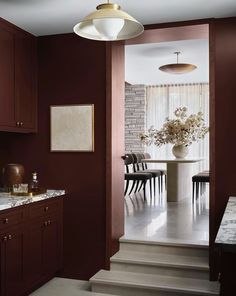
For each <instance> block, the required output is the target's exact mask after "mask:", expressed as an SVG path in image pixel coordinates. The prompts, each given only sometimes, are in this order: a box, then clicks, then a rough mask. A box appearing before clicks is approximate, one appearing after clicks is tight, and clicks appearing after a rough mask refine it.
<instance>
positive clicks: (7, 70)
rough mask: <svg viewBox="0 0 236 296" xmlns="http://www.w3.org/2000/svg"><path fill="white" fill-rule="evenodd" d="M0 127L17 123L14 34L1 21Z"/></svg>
mask: <svg viewBox="0 0 236 296" xmlns="http://www.w3.org/2000/svg"><path fill="white" fill-rule="evenodd" d="M0 65H1V67H0V129H3V130H7V129H8V128H11V127H13V126H14V124H15V114H14V113H15V112H14V100H15V98H14V35H13V33H12V32H11V31H9V30H7V29H5V28H1V23H0Z"/></svg>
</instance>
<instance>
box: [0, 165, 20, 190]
mask: <svg viewBox="0 0 236 296" xmlns="http://www.w3.org/2000/svg"><path fill="white" fill-rule="evenodd" d="M24 172H25V170H24V167H23V165H21V164H18V163H9V164H7V165H6V166H5V167H4V168H3V171H2V173H3V185H4V188H5V190H6V191H12V187H13V185H15V184H21V183H22V182H23V176H24Z"/></svg>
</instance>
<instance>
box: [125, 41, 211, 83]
mask: <svg viewBox="0 0 236 296" xmlns="http://www.w3.org/2000/svg"><path fill="white" fill-rule="evenodd" d="M208 48H209V45H208V40H206V39H198V40H182V41H173V42H161V43H149V44H139V45H126V46H125V81H127V82H129V83H131V84H146V85H157V84H175V83H196V82H208V81H209V49H208ZM175 51H180V52H181V54H180V56H179V62H180V63H190V64H195V65H196V66H197V69H196V70H194V71H192V72H189V73H187V74H178V75H173V74H169V73H165V72H162V71H160V70H159V69H158V68H159V67H160V66H162V65H164V64H172V63H176V56H175V55H174V54H173V53H174V52H175Z"/></svg>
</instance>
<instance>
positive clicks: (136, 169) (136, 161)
mask: <svg viewBox="0 0 236 296" xmlns="http://www.w3.org/2000/svg"><path fill="white" fill-rule="evenodd" d="M132 157H133V160H134V162H133V170H134V172H137V171H138V158H137V155H136V153H132Z"/></svg>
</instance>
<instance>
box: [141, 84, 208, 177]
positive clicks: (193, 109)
mask: <svg viewBox="0 0 236 296" xmlns="http://www.w3.org/2000/svg"><path fill="white" fill-rule="evenodd" d="M184 106H185V107H187V108H188V115H190V114H192V113H197V112H199V111H201V112H202V113H203V114H204V119H205V122H206V125H207V126H209V84H208V83H197V84H176V85H158V86H147V87H146V111H147V113H146V128H149V127H150V126H151V125H154V127H155V128H157V129H160V128H161V127H162V125H163V123H164V121H165V119H166V118H167V117H169V118H173V117H174V113H173V112H174V110H175V109H176V108H177V107H184ZM171 148H172V145H171V144H168V145H163V146H161V147H156V146H154V145H152V146H149V147H146V151H147V152H148V153H150V154H151V155H152V158H159V159H160V158H168V157H173V155H172V153H171ZM188 156H189V157H191V156H193V157H202V158H204V159H205V160H204V161H202V162H199V163H197V164H196V165H195V170H194V171H195V172H196V171H202V170H209V133H208V134H207V135H206V137H205V138H204V140H201V141H199V142H195V143H193V144H192V145H191V146H189V155H188ZM158 167H160V168H161V167H162V168H164V165H162V164H158Z"/></svg>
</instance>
